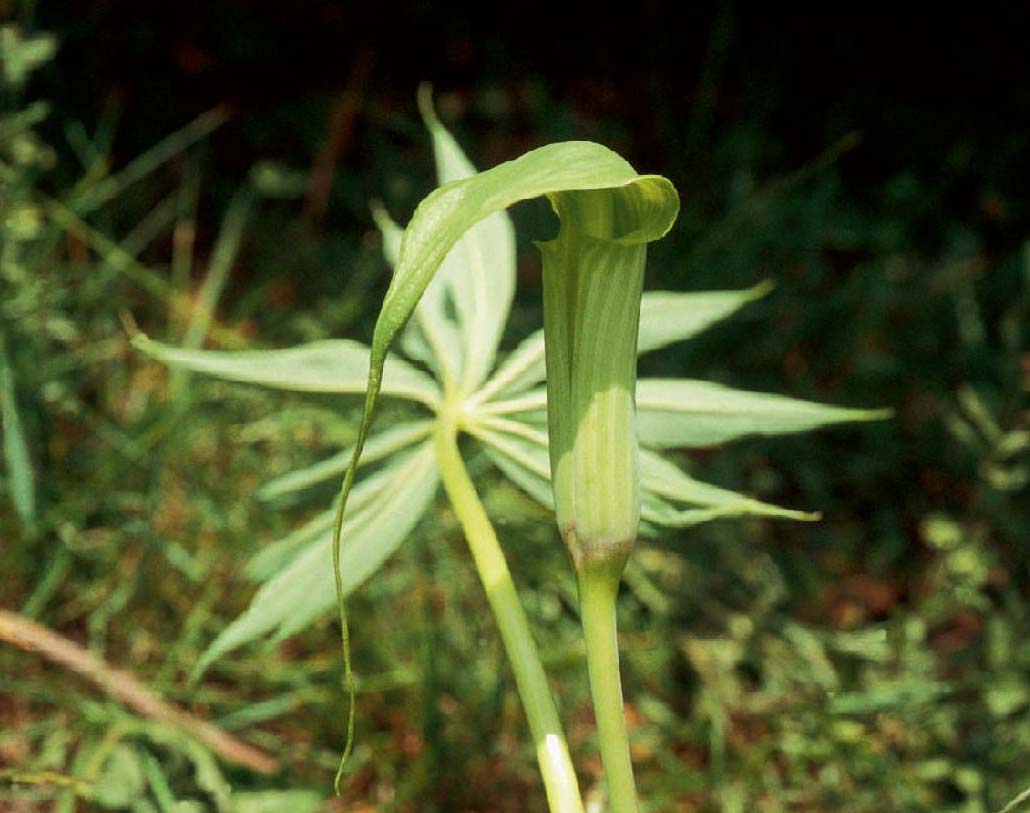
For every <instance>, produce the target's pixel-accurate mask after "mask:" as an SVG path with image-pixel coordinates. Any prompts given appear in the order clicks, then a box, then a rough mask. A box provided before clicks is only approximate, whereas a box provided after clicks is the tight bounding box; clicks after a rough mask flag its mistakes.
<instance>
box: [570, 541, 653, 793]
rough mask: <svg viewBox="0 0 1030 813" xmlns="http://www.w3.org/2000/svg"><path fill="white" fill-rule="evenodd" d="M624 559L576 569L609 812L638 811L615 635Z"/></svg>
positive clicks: (593, 563)
mask: <svg viewBox="0 0 1030 813" xmlns="http://www.w3.org/2000/svg"><path fill="white" fill-rule="evenodd" d="M624 564H625V559H623V560H622V561H619V562H612V561H611V560H605V561H603V562H585V563H584V564H583V566H582V567H581V568H580V570H579V611H580V616H581V618H582V622H583V635H584V637H585V638H586V645H587V668H588V671H589V673H590V694H591V696H592V697H593V701H594V714H595V715H596V717H597V734H598V738H599V740H600V744H601V759H602V760H603V761H604V773H605V779H606V780H607V782H608V801H609V810H610V811H611V813H638V811H639V809H640V808H639V805H638V803H637V787H636V783H635V782H634V780H633V763H632V760H631V759H630V753H629V736H628V735H627V733H626V716H625V713H624V711H623V705H622V681H621V678H620V672H619V642H618V639H617V637H616V624H615V598H616V596H617V595H618V592H619V576H620V574H621V573H622V570H623V566H624Z"/></svg>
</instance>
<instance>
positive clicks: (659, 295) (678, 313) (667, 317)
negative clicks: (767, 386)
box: [478, 282, 772, 398]
mask: <svg viewBox="0 0 1030 813" xmlns="http://www.w3.org/2000/svg"><path fill="white" fill-rule="evenodd" d="M771 289H772V285H771V283H767V282H763V283H759V284H758V285H755V286H754V287H752V288H745V289H744V290H741V291H699V292H687V293H681V292H677V291H645V292H644V295H643V297H642V298H641V302H640V335H639V339H638V341H637V353H638V354H640V355H643V354H644V353H649V352H651V351H653V350H659V349H661V348H662V347H667V346H668V345H670V344H674V343H675V342H680V341H684V340H685V339H689V338H691V337H693V336H696V335H697V334H698V333H701V332H702V331H704V330H705V329H707V328H708V327H710V326H711V325H713V324H715V323H716V322H718V321H720V320H722V319H726V318H727V317H729V316H731V315H733V314H734V313H735V312H736V311H738V310H739V309H740V308H742V307H744V305H747V304H749V303H750V302H753V301H755V300H756V299H759V298H761V297H763V296H765V294H766V293H768V292H769V291H770V290H771ZM545 375H546V369H545V363H544V331H543V330H542V329H541V330H538V331H536V332H534V333H532V334H530V335H529V336H528V337H526V338H525V339H524V340H523V341H522V342H520V343H519V345H518V346H517V347H516V348H515V350H514V351H512V352H511V353H510V354H509V355H508V357H507V358H506V359H505V360H504V363H503V364H501V365H500V367H499V368H498V369H497V372H496V373H495V374H494V375H493V376H492V377H491V378H490V380H489V381H488V382H487V383H486V385H485V386H484V387H483V389H482V390H481V391H480V393H479V394H478V397H480V398H482V397H483V396H484V395H487V396H497V395H504V394H508V395H514V394H516V393H519V392H522V391H524V390H527V389H529V388H531V387H534V386H536V385H537V384H539V383H540V382H541V381H543V380H544V377H545Z"/></svg>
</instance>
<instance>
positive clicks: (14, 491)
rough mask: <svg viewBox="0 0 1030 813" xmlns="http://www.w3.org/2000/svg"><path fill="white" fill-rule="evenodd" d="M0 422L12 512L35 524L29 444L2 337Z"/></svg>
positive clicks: (34, 488) (34, 495)
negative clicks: (12, 505) (19, 411)
mask: <svg viewBox="0 0 1030 813" xmlns="http://www.w3.org/2000/svg"><path fill="white" fill-rule="evenodd" d="M0 422H2V423H3V432H4V441H3V447H4V465H5V467H6V469H7V484H8V490H9V491H10V494H11V502H12V503H14V510H15V511H17V512H18V518H19V519H21V521H22V523H23V524H24V525H25V526H27V527H28V526H31V525H32V524H33V523H34V522H35V521H36V481H35V477H34V475H33V471H32V461H31V458H30V457H29V445H28V442H27V441H26V439H25V430H24V428H23V426H22V422H21V417H20V416H19V414H18V403H17V399H16V397H15V392H14V370H12V369H11V366H10V364H9V363H8V360H7V353H6V350H5V348H4V343H3V338H2V337H0Z"/></svg>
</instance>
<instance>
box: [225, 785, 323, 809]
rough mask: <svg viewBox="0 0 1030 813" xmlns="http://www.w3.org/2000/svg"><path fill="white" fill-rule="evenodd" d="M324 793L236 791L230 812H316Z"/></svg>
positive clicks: (306, 791)
mask: <svg viewBox="0 0 1030 813" xmlns="http://www.w3.org/2000/svg"><path fill="white" fill-rule="evenodd" d="M321 806H322V795H321V794H320V793H315V792H314V791H311V790H263V791H246V792H240V793H234V794H233V795H232V799H230V801H229V813H315V811H316V810H318V809H319V808H320V807H321Z"/></svg>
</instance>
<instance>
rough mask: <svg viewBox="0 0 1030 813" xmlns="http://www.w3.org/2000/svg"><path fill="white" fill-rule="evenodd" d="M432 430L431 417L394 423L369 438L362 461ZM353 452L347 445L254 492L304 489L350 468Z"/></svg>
mask: <svg viewBox="0 0 1030 813" xmlns="http://www.w3.org/2000/svg"><path fill="white" fill-rule="evenodd" d="M431 431H433V422H432V421H429V420H424V421H412V422H410V423H402V424H398V425H397V426H391V427H390V428H389V429H386V430H384V431H382V432H380V433H379V434H378V435H373V436H372V437H371V438H369V439H368V443H367V444H366V446H365V453H364V454H363V455H362V456H361V463H362V465H366V464H368V463H372V462H375V461H376V460H382V459H383V458H384V457H389V456H390V455H391V454H393V453H394V452H397V451H400V450H401V449H403V448H404V447H405V446H410V445H411V444H412V443H415V442H416V441H419V440H422V439H423V438H424V437H426V436H427V435H428V434H429V433H430V432H431ZM352 453H353V450H352V449H351V448H350V447H347V448H346V449H344V450H343V451H342V452H338V453H337V454H334V455H333V456H332V457H327V458H325V459H324V460H320V461H318V462H317V463H314V464H312V465H310V466H305V467H304V468H303V469H297V470H295V471H291V472H289V473H287V474H283V475H281V476H279V477H276V478H275V479H274V480H269V481H268V482H267V483H265V484H264V485H263V486H261V488H259V489H258V490H257V492H256V494H255V496H256V497H257V498H258V499H259V500H274V499H277V498H279V497H282V496H284V495H286V494H292V493H294V492H297V491H302V490H303V489H306V488H309V487H311V486H313V485H315V484H316V483H320V482H322V481H323V480H326V479H328V478H330V477H336V476H338V475H340V474H342V473H343V470H344V469H346V468H347V464H348V463H349V462H350V458H351V454H352Z"/></svg>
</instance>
